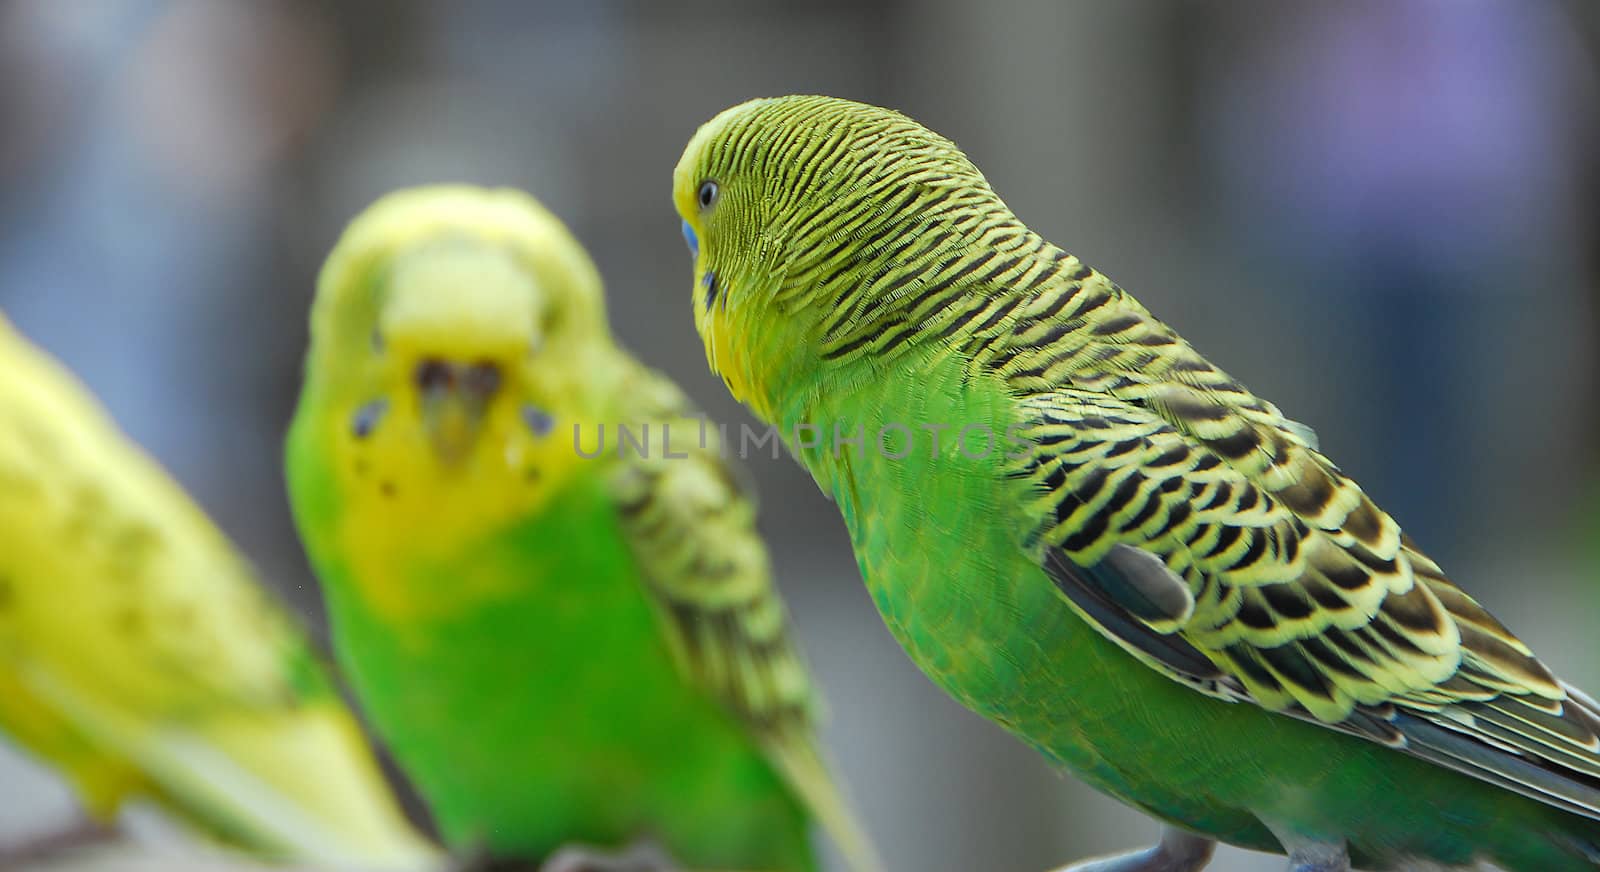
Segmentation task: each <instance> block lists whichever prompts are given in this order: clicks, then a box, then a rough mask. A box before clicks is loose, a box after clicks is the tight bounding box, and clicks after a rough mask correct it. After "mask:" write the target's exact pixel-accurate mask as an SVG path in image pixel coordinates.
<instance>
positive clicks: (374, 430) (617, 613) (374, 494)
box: [288, 186, 873, 872]
mask: <svg viewBox="0 0 1600 872" xmlns="http://www.w3.org/2000/svg"><path fill="white" fill-rule="evenodd" d="M311 326H312V338H311V349H310V353H309V357H308V359H307V362H306V372H305V385H304V391H303V393H302V395H301V400H300V407H299V411H298V413H297V415H296V417H295V421H294V425H293V428H292V430H291V432H290V435H289V441H288V469H289V488H290V492H291V496H292V502H293V505H294V509H295V515H296V518H297V520H298V523H299V528H300V531H301V534H302V537H303V539H304V541H305V544H306V547H307V550H308V551H309V553H310V555H311V558H312V561H313V563H314V564H315V566H316V568H317V571H318V573H319V574H320V576H321V578H322V580H323V585H324V590H325V593H326V597H327V602H328V607H329V612H330V615H331V620H332V624H333V629H334V635H335V643H336V650H337V652H338V654H339V656H340V659H341V660H342V662H343V664H344V665H345V666H346V667H347V669H348V671H349V673H350V675H351V676H352V681H353V682H354V684H355V686H356V689H357V691H358V693H359V695H360V697H361V699H362V701H363V703H364V705H365V706H366V709H367V710H368V711H369V712H370V714H371V716H372V718H373V720H374V721H375V723H376V725H377V727H378V729H379V731H380V732H381V733H382V734H383V735H384V736H385V737H386V739H387V740H388V742H389V744H390V745H391V747H392V748H393V750H394V753H395V754H396V756H397V758H398V759H399V761H400V763H401V765H402V767H403V768H404V769H405V770H406V772H407V773H408V774H409V775H410V776H411V778H412V780H413V781H414V782H415V783H416V784H417V785H418V787H419V789H420V790H421V792H422V793H423V795H424V796H425V797H426V799H427V801H428V803H429V805H430V806H431V807H432V810H433V812H434V815H435V817H436V818H437V820H438V822H439V824H440V826H441V828H442V830H443V832H444V835H445V837H446V839H447V841H448V842H449V843H450V844H451V845H453V846H456V847H458V848H462V849H472V848H480V847H481V848H483V849H486V850H487V851H488V852H489V853H490V854H491V855H493V856H496V857H504V858H511V859H524V860H533V861H541V860H544V859H545V858H547V857H549V856H550V855H551V854H552V853H553V852H556V851H557V849H558V848H561V847H562V846H563V845H567V844H569V843H582V844H585V845H590V846H597V847H599V848H609V849H615V848H618V847H620V846H623V845H628V844H633V843H635V842H638V841H643V840H649V841H652V842H654V843H656V844H657V845H658V846H659V847H662V848H664V849H665V850H667V851H668V852H669V853H671V854H672V855H673V857H674V858H675V859H676V860H677V861H679V862H682V863H684V864H685V865H687V866H688V867H691V868H707V867H710V868H717V869H748V870H774V872H778V870H784V872H787V870H810V869H813V868H815V861H814V858H813V853H812V848H811V846H810V841H809V833H810V823H811V822H812V821H813V820H820V821H821V822H822V823H823V824H824V825H825V826H826V827H827V828H828V829H829V831H830V832H831V833H832V835H833V836H834V837H835V838H836V839H837V840H838V841H839V843H840V845H841V846H842V847H843V848H844V850H845V851H846V852H847V854H849V855H850V856H851V857H852V859H853V862H854V865H855V866H856V868H857V869H861V870H866V869H871V868H873V863H872V860H871V853H870V851H869V849H868V846H867V844H866V842H865V840H864V839H863V838H862V837H861V836H860V835H859V834H858V832H857V830H856V829H855V826H854V824H853V823H852V819H851V816H850V813H849V811H848V810H847V809H846V807H845V805H844V803H843V802H842V800H841V798H840V796H839V794H838V793H837V792H836V790H835V788H834V785H833V782H832V780H831V779H830V776H829V774H828V771H827V768H826V766H825V765H824V761H823V757H822V755H821V753H820V752H819V749H818V746H817V743H816V738H815V736H814V733H813V716H812V708H813V694H812V690H811V687H810V684H809V681H808V679H807V676H806V673H805V671H804V669H803V667H802V664H801V662H800V660H799V659H798V657H797V655H796V652H795V650H794V648H793V647H792V646H791V644H790V641H789V637H788V632H787V630H786V627H785V616H784V609H783V605H782V603H781V601H780V600H779V599H778V596H777V592H776V590H775V588H774V587H773V584H772V581H771V578H770V576H769V572H768V565H767V557H766V551H765V549H764V548H763V546H762V543H761V541H760V539H759V538H758V536H757V534H756V531H755V527H754V509H753V507H752V505H751V503H750V502H749V501H748V499H746V497H745V496H743V495H742V494H741V492H740V490H739V489H738V488H737V487H736V486H735V484H734V482H733V480H732V479H731V478H730V475H729V471H728V470H727V469H726V468H725V467H724V466H723V463H722V461H721V459H720V457H719V452H718V447H717V443H716V441H715V437H716V436H717V431H716V430H715V428H706V429H705V430H702V424H703V421H702V420H701V419H699V418H697V417H695V415H696V413H695V411H694V410H693V409H692V408H691V407H690V406H689V405H688V403H687V402H686V401H685V399H684V397H683V396H682V394H680V393H679V391H678V390H677V388H676V387H674V386H673V385H672V384H671V383H670V382H668V381H667V380H666V379H664V378H663V377H661V376H660V375H658V374H656V373H654V372H652V371H650V370H648V369H646V368H645V367H643V366H641V365H640V364H639V363H638V362H637V361H635V360H634V359H633V358H632V357H631V356H629V355H628V354H627V353H626V352H624V351H623V350H622V349H620V348H619V347H618V346H617V345H616V344H615V343H614V341H613V340H612V337H611V334H610V331H609V328H608V326H607V323H606V315H605V309H604V300H603V298H602V292H601V285H600V279H599V276H598V275H597V274H596V271H595V268H594V265H593V263H592V262H591V261H590V260H589V257H588V255H587V254H586V253H585V252H584V251H583V249H582V247H581V246H580V245H579V244H578V242H577V240H576V239H574V238H573V237H572V235H571V234H570V233H569V232H568V231H567V229H566V228H565V227H564V226H562V224H561V223H560V221H558V220H557V219H556V218H555V217H554V216H553V215H551V214H550V213H549V212H548V211H546V210H545V209H544V208H543V207H542V206H540V205H539V204H538V203H536V202H535V201H534V200H533V199H532V198H530V197H528V196H526V195H524V194H521V193H519V192H516V191H510V190H483V189H478V188H471V187H460V186H442V187H429V188H419V189H412V190H407V191H402V192H398V193H395V194H391V195H389V196H387V197H385V198H383V199H381V200H380V201H378V202H377V203H376V204H375V205H373V206H372V207H371V208H369V209H368V210H367V211H366V212H365V213H364V214H362V215H361V216H360V217H358V218H357V219H356V220H355V221H354V222H353V223H352V224H351V225H350V227H349V229H348V230H347V231H346V232H345V234H344V236H343V238H342V239H341V240H340V241H339V243H338V245H337V247H336V248H335V249H334V251H333V253H332V255H331V256H330V257H329V259H328V262H327V264H326V266H325V267H324V269H323V272H322V275H321V278H320V281H319V284H318V290H317V299H316V303H315V305H314V307H313V311H312V325H311ZM669 425H670V426H671V428H672V444H671V445H670V446H667V445H665V444H662V443H663V440H662V437H663V435H664V433H663V431H664V429H665V428H666V427H668V426H669ZM619 427H623V428H626V429H627V433H628V435H627V436H624V435H623V433H622V432H620V430H619ZM647 432H648V433H649V434H653V435H648V437H647ZM702 434H703V435H702ZM580 437H581V438H580ZM646 437H647V438H648V439H649V440H650V444H648V445H646V446H644V447H643V449H642V450H641V448H640V446H639V445H634V446H633V447H624V445H623V444H619V443H622V442H623V440H624V439H630V438H631V439H634V440H643V439H645V438H646ZM602 448H603V449H604V450H602ZM669 448H670V451H671V453H670V454H669V453H667V451H668V449H669ZM569 856H570V855H565V854H564V855H562V858H563V859H562V861H561V863H562V865H563V868H565V867H566V863H567V858H568V857H569ZM583 862H584V863H587V864H589V865H588V866H585V868H590V867H598V868H606V867H607V862H609V863H610V864H611V865H613V866H615V865H618V864H620V862H621V860H619V859H618V858H615V857H613V858H611V859H610V860H609V861H607V860H606V859H605V858H602V857H600V856H599V855H598V853H594V855H593V856H590V857H588V858H587V859H586V860H584V861H583ZM630 868H631V867H630Z"/></svg>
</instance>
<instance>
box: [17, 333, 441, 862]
mask: <svg viewBox="0 0 1600 872" xmlns="http://www.w3.org/2000/svg"><path fill="white" fill-rule="evenodd" d="M0 361H3V362H4V363H5V364H6V366H7V368H8V370H9V371H11V372H12V373H13V375H14V376H15V378H14V379H12V380H10V381H9V382H7V385H6V387H5V388H4V390H0V600H3V602H0V671H5V672H7V673H9V676H10V680H11V681H14V682H16V683H17V684H18V685H19V686H21V687H25V688H26V689H27V691H28V693H29V694H30V696H31V698H33V699H34V700H36V701H37V704H38V705H42V706H47V707H49V709H50V714H51V716H53V717H55V718H57V719H58V720H60V721H61V722H63V723H66V724H70V725H71V727H72V728H73V729H74V730H75V731H76V732H77V733H78V734H79V735H80V736H81V737H82V739H83V740H84V741H85V742H87V743H89V744H91V745H92V746H93V747H94V748H96V749H97V750H98V751H99V752H101V753H102V754H103V755H105V756H106V757H107V758H111V759H116V760H121V761H125V762H126V763H127V764H129V765H130V766H132V767H134V768H136V769H137V771H139V772H140V773H142V774H143V775H144V776H147V778H148V780H149V782H150V783H151V785H152V786H153V787H154V788H156V789H157V792H158V794H159V796H158V798H160V799H163V800H165V801H167V802H168V803H170V804H171V805H172V806H173V807H174V808H175V810H178V811H180V812H183V813H184V814H185V815H186V816H187V817H189V818H190V819H191V820H194V821H196V822H198V823H202V824H204V825H206V826H207V827H208V828H212V829H214V830H216V831H217V832H218V834H220V835H224V836H226V837H228V838H230V839H234V840H237V841H240V842H245V843H249V844H250V845H252V846H257V845H262V846H265V845H270V846H271V847H272V848H273V849H283V850H289V851H294V852H297V853H299V854H300V855H301V856H311V857H328V858H338V859H345V858H349V859H355V860H361V859H367V860H370V859H372V858H375V857H377V856H380V855H381V854H383V853H384V852H387V851H388V850H389V848H390V847H391V846H397V847H395V851H396V853H404V854H413V855H416V856H420V855H421V854H422V853H426V851H425V850H424V846H423V845H422V843H421V842H420V841H419V840H416V837H415V836H413V835H412V834H411V833H410V831H409V829H408V828H406V827H405V826H404V822H403V820H401V819H400V818H399V816H398V811H397V809H395V808H394V807H393V806H392V805H391V803H392V801H391V800H390V798H389V796H388V793H387V789H386V786H385V785H384V784H383V782H382V781H381V778H380V776H379V773H378V770H377V769H376V766H375V764H374V762H373V761H372V760H371V758H370V756H369V752H368V751H367V748H366V745H365V742H364V740H363V738H362V736H361V735H360V733H359V730H358V729H357V726H356V723H355V721H354V720H353V719H352V718H351V717H350V715H349V714H348V712H347V711H346V710H345V709H344V707H343V705H342V704H341V703H340V702H339V700H338V698H337V696H336V694H335V692H334V690H333V688H332V686H331V685H330V684H329V682H328V680H327V678H326V676H325V674H324V673H323V671H322V669H321V666H320V664H319V663H318V661H317V659H316V657H315V656H314V654H313V652H312V651H311V649H310V648H309V646H308V644H307V643H306V640H305V639H304V637H303V636H302V635H301V634H300V633H299V631H298V629H297V628H296V627H295V626H294V625H293V624H292V622H291V621H290V620H289V619H288V617H287V616H286V615H285V614H284V613H283V612H282V611H281V610H280V609H278V608H276V607H275V606H274V604H273V603H272V602H271V601H270V600H269V599H268V598H267V597H266V596H265V595H264V593H263V592H262V591H261V590H260V588H259V587H258V586H257V585H256V584H255V582H254V579H253V578H252V577H251V573H250V571H249V570H248V568H247V567H246V566H245V565H244V564H243V562H242V561H241V560H240V559H239V558H238V557H237V556H236V554H235V553H234V552H233V550H232V548H231V547H230V545H229V544H228V543H227V541H226V540H225V539H224V538H223V537H222V534H221V533H220V532H219V531H218V530H217V529H216V528H215V527H214V526H213V525H212V524H211V523H210V521H209V520H208V519H207V518H206V517H205V516H204V515H203V514H202V513H201V511H200V510H199V508H198V507H197V506H195V505H194V503H193V502H192V501H190V500H189V499H188V497H187V496H186V495H185V494H184V493H183V492H182V491H181V490H180V489H179V488H178V486H177V485H176V484H174V483H173V482H172V481H171V480H170V479H169V478H168V477H167V476H166V475H165V474H164V473H163V472H162V471H161V470H160V468H159V467H158V466H157V465H156V464H155V463H154V462H152V461H151V460H149V459H148V458H147V457H145V456H144V454H143V453H142V452H140V451H139V450H138V449H137V448H136V447H134V446H133V445H132V444H131V443H129V442H128V441H127V440H126V439H125V438H124V437H123V436H122V434H121V433H120V431H119V430H118V429H117V428H116V426H115V424H114V423H113V422H112V421H111V420H110V419H109V417H108V416H106V415H105V414H104V413H103V412H102V411H101V410H100V409H99V407H98V406H97V405H96V404H95V403H93V402H92V401H91V400H90V399H89V396H88V394H87V392H86V391H85V390H84V389H83V388H82V387H81V386H80V385H78V384H77V383H76V381H75V380H74V379H72V378H71V377H70V376H69V375H68V374H67V373H65V372H64V371H63V370H62V369H61V368H60V367H58V366H56V365H55V364H54V363H53V362H52V361H48V360H46V359H45V358H44V357H43V356H42V355H41V354H40V353H38V352H36V351H34V350H32V349H31V348H30V347H29V346H27V345H26V344H25V343H24V341H23V340H22V339H21V338H20V337H18V336H16V335H14V334H12V333H11V332H9V328H7V327H6V325H5V324H4V322H3V321H0ZM313 770H314V771H313ZM108 799H109V797H108ZM391 837H392V839H393V840H394V841H391ZM363 840H368V841H365V842H363ZM402 842H403V843H404V844H401V843H402ZM369 848H371V849H373V850H372V851H370V852H369V850H368V849H369Z"/></svg>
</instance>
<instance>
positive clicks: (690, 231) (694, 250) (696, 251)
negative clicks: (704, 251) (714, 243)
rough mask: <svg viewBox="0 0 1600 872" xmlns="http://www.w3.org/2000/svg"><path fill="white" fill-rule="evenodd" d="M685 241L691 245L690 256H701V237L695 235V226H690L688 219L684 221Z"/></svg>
mask: <svg viewBox="0 0 1600 872" xmlns="http://www.w3.org/2000/svg"><path fill="white" fill-rule="evenodd" d="M683 241H684V243H685V244H687V245H688V246H689V256H690V257H699V256H700V238H699V237H698V236H695V235H694V228H693V227H690V226H689V222H688V221H685V222H683Z"/></svg>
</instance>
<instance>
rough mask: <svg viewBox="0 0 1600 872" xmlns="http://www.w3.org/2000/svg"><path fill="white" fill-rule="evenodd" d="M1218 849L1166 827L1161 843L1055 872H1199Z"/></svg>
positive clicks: (1195, 836) (1208, 843)
mask: <svg viewBox="0 0 1600 872" xmlns="http://www.w3.org/2000/svg"><path fill="white" fill-rule="evenodd" d="M1216 849H1217V843H1216V842H1214V841H1212V840H1211V839H1208V838H1205V837H1204V836H1197V835H1195V834H1194V833H1186V832H1184V831H1183V830H1177V829H1173V828H1172V827H1165V828H1163V829H1162V830H1161V841H1159V842H1157V843H1156V844H1154V845H1152V846H1150V847H1148V848H1145V849H1144V850H1142V851H1132V852H1130V853H1127V854H1116V855H1114V856H1111V857H1099V858H1096V859H1093V860H1081V861H1079V862H1077V863H1074V864H1072V865H1071V866H1066V867H1063V868H1061V869H1058V870H1056V872H1200V870H1201V869H1204V868H1205V867H1206V864H1207V863H1209V862H1211V854H1212V853H1213V852H1214V851H1216Z"/></svg>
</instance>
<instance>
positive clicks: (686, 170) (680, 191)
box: [672, 97, 774, 222]
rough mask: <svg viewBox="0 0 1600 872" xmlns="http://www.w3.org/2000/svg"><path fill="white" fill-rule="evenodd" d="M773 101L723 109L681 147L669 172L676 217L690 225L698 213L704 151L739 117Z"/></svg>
mask: <svg viewBox="0 0 1600 872" xmlns="http://www.w3.org/2000/svg"><path fill="white" fill-rule="evenodd" d="M773 99H774V98H771V97H762V98H759V99H755V100H747V101H745V102H743V103H740V104H739V105H737V106H733V107H731V108H728V109H724V110H722V111H721V112H719V113H718V114H717V116H716V117H715V118H712V119H711V120H710V121H707V122H706V123H704V124H702V125H700V129H699V130H696V131H695V132H694V136H692V137H690V138H689V144H688V145H686V146H684V149H683V156H682V157H680V158H678V166H677V168H676V169H674V170H673V171H672V202H673V205H674V206H676V207H677V209H678V214H679V215H682V216H683V217H684V218H686V219H688V220H689V221H691V222H693V221H694V218H695V216H696V215H698V214H699V211H700V209H699V205H698V204H697V203H696V192H697V191H698V189H699V187H700V182H701V181H703V179H702V178H701V175H702V174H703V173H704V172H705V171H706V164H707V163H708V161H707V160H706V157H707V155H706V152H707V150H708V149H709V148H710V147H711V145H712V143H714V142H716V141H717V139H718V138H719V137H720V136H722V133H723V131H725V130H727V129H728V125H730V124H732V123H733V122H734V121H736V120H738V119H739V118H742V117H744V116H745V115H748V114H749V113H751V112H753V111H755V110H756V109H757V108H759V107H760V106H762V105H765V104H767V103H770V102H772V100H773Z"/></svg>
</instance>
